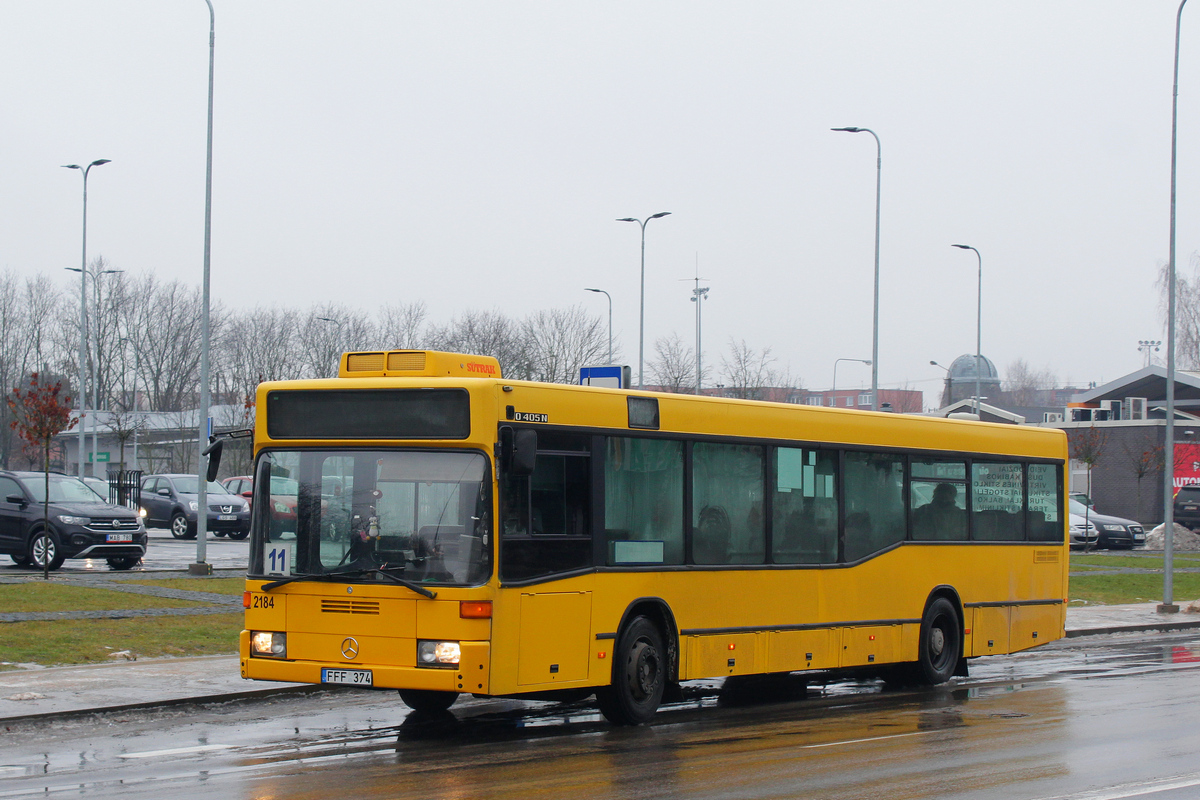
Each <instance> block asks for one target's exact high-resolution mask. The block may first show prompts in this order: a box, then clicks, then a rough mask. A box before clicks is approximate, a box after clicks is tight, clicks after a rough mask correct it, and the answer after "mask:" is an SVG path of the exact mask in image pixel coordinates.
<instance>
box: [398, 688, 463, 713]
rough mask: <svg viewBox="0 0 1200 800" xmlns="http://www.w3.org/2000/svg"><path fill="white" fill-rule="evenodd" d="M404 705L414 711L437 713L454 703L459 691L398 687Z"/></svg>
mask: <svg viewBox="0 0 1200 800" xmlns="http://www.w3.org/2000/svg"><path fill="white" fill-rule="evenodd" d="M396 691H397V692H399V693H400V699H401V700H403V701H404V705H406V706H408V707H409V708H411V709H412V710H413V711H419V712H422V713H425V714H436V713H438V712H440V711H445V710H446V709H447V708H449V707H450V706H452V705H454V701H455V700H457V699H458V692H435V691H431V690H429V689H397V690H396Z"/></svg>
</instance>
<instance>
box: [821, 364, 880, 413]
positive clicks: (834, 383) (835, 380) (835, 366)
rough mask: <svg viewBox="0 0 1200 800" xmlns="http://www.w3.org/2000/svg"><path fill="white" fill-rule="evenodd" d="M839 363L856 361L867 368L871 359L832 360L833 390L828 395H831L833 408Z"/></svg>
mask: <svg viewBox="0 0 1200 800" xmlns="http://www.w3.org/2000/svg"><path fill="white" fill-rule="evenodd" d="M839 361H857V362H858V363H860V364H866V365H867V366H871V365H872V363H871V359H869V358H835V359H834V360H833V388H832V389H830V390H829V393H830V394H831V395H833V404H834V406H836V405H837V365H838V362H839Z"/></svg>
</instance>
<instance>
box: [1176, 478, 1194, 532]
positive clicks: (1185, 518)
mask: <svg viewBox="0 0 1200 800" xmlns="http://www.w3.org/2000/svg"><path fill="white" fill-rule="evenodd" d="M1174 516H1175V521H1176V522H1178V523H1179V524H1180V525H1182V526H1184V527H1185V528H1188V529H1189V530H1193V531H1194V530H1196V529H1198V528H1200V484H1195V483H1192V484H1188V485H1187V486H1182V487H1180V489H1179V491H1178V492H1176V493H1175V515H1174Z"/></svg>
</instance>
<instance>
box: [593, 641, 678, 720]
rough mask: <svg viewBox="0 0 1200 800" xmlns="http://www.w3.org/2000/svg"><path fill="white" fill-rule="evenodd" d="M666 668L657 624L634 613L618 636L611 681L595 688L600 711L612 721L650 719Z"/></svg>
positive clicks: (660, 696)
mask: <svg viewBox="0 0 1200 800" xmlns="http://www.w3.org/2000/svg"><path fill="white" fill-rule="evenodd" d="M668 670H669V665H668V663H667V649H666V647H665V646H664V645H663V637H662V633H661V632H660V631H659V629H658V626H657V625H655V624H654V623H653V622H651V621H650V620H649V619H647V618H646V617H634V618H633V619H632V620H630V622H629V624H628V625H626V626H625V628H624V629H623V630H622V631H621V634H620V636H618V637H617V646H616V649H615V650H614V652H613V680H612V684H611V685H610V686H604V687H601V688H600V689H598V690H597V691H596V704H597V705H598V706H599V707H600V713H601V714H603V715H604V718H605V719H607V720H608V721H609V722H611V723H612V724H614V725H641V724H642V723H644V722H649V721H650V720H651V719H653V718H654V713H655V712H656V711H658V706H659V704H660V703H661V702H662V696H663V690H664V689H665V688H666V683H667V672H668Z"/></svg>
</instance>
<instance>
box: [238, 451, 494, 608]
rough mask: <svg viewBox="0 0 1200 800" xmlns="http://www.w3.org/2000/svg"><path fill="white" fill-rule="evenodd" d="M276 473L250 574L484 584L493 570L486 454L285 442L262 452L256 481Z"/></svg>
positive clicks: (258, 524) (257, 517) (259, 519)
mask: <svg viewBox="0 0 1200 800" xmlns="http://www.w3.org/2000/svg"><path fill="white" fill-rule="evenodd" d="M267 475H270V476H271V477H270V480H271V497H270V498H259V499H258V502H261V503H262V505H261V506H260V510H261V511H262V513H259V512H258V511H256V512H255V513H254V515H253V520H254V522H253V523H252V524H253V530H252V533H251V535H252V537H253V538H252V541H251V546H250V552H251V558H250V574H251V575H264V576H289V575H324V574H329V573H333V572H346V571H350V570H366V571H367V573H366V574H365V575H363V576H362V577H360V578H355V580H387V578H386V577H381V576H379V575H378V574H377V572H378V571H383V572H386V573H387V574H389V575H392V576H394V577H399V578H402V579H404V580H407V581H413V582H418V583H431V584H442V585H447V584H448V585H478V584H480V583H482V582H483V581H485V580H486V579H487V577H488V576H489V575H490V574H491V564H492V556H491V553H492V548H493V546H494V543H493V542H492V538H491V535H490V533H491V525H490V520H491V515H492V512H491V504H492V495H491V485H492V484H491V479H490V477H489V476H488V463H487V460H486V459H485V458H484V457H483V456H482V455H480V454H478V453H465V452H428V451H400V450H371V451H362V450H356V451H338V450H319V451H306V450H283V451H278V450H277V451H268V452H266V453H264V454H263V455H262V456H260V457H259V461H258V465H257V468H256V470H255V481H256V482H259V481H263V480H267ZM280 478H283V479H285V480H279V479H280ZM284 488H291V489H292V490H293V492H291V493H286V492H283V491H281V490H282V489H284ZM272 509H274V510H272ZM292 509H294V510H295V511H294V518H293V514H292Z"/></svg>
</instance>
